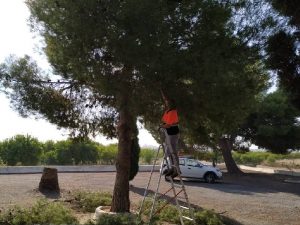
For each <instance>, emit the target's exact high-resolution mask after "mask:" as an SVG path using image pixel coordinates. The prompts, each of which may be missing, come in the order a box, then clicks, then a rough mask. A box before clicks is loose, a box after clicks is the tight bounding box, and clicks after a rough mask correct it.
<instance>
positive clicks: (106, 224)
mask: <svg viewBox="0 0 300 225" xmlns="http://www.w3.org/2000/svg"><path fill="white" fill-rule="evenodd" d="M142 224H143V223H142V221H140V220H139V219H138V218H137V216H136V215H133V214H129V213H124V214H116V215H109V214H107V215H106V214H104V215H102V216H101V217H100V218H99V220H98V221H97V222H96V225H142Z"/></svg>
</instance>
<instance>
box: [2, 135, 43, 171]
mask: <svg viewBox="0 0 300 225" xmlns="http://www.w3.org/2000/svg"><path fill="white" fill-rule="evenodd" d="M0 148H1V149H0V157H1V158H2V160H3V161H4V163H5V164H7V165H9V166H14V165H17V164H19V163H21V164H22V165H24V166H28V165H36V164H38V163H39V161H40V157H41V154H42V145H41V143H40V142H39V141H38V140H37V139H36V138H33V137H31V136H29V135H27V136H24V135H17V136H14V137H12V138H10V139H6V140H5V141H3V142H2V144H1V146H0Z"/></svg>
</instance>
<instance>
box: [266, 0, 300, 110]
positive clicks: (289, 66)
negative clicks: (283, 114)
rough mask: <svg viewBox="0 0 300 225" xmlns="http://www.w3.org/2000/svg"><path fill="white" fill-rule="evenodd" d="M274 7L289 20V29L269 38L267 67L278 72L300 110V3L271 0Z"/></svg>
mask: <svg viewBox="0 0 300 225" xmlns="http://www.w3.org/2000/svg"><path fill="white" fill-rule="evenodd" d="M269 1H270V2H271V4H272V5H273V7H274V8H275V9H276V10H277V11H278V12H279V13H280V14H281V15H283V16H286V17H287V18H288V21H287V22H288V24H289V25H290V27H289V29H287V28H286V26H285V27H283V28H282V29H281V30H280V31H278V32H276V33H275V34H273V35H272V36H271V37H269V40H268V43H267V48H266V52H267V54H268V57H267V65H268V67H269V68H270V69H272V70H274V71H276V73H277V75H278V81H279V84H280V86H281V87H282V88H284V89H285V90H286V91H287V92H288V93H289V98H290V100H291V102H292V104H293V105H294V107H296V108H298V109H300V104H299V102H300V76H299V75H300V71H299V66H300V55H299V44H298V42H299V28H300V16H299V10H300V4H299V1H297V0H294V1H280V0H269Z"/></svg>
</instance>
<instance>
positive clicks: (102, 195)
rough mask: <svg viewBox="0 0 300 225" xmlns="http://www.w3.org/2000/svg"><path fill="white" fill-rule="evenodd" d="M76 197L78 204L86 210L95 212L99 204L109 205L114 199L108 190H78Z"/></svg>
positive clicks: (81, 208)
mask: <svg viewBox="0 0 300 225" xmlns="http://www.w3.org/2000/svg"><path fill="white" fill-rule="evenodd" d="M74 197H75V200H76V205H77V206H78V208H79V209H80V210H82V211H84V212H95V209H96V208H97V207H98V206H109V205H111V201H112V195H111V194H110V193H107V192H87V191H78V192H76V193H75V194H74Z"/></svg>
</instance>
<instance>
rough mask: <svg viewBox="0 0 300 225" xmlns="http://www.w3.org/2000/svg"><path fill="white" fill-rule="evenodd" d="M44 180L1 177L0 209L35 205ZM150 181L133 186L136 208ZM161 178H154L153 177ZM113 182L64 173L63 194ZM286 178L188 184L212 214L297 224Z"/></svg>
mask: <svg viewBox="0 0 300 225" xmlns="http://www.w3.org/2000/svg"><path fill="white" fill-rule="evenodd" d="M40 177H41V174H25V175H0V208H1V207H2V208H4V207H7V206H11V205H15V204H20V205H28V204H31V203H32V202H34V201H35V200H36V198H37V197H38V196H40V194H39V193H38V192H37V191H36V188H37V187H38V184H39V180H40ZM148 177H149V173H148V172H144V173H139V174H138V176H137V177H136V178H135V179H134V181H132V182H131V193H130V198H131V201H132V202H133V204H134V203H137V202H138V201H139V200H140V199H141V198H142V195H143V193H144V187H145V186H146V183H147V180H148ZM157 177H158V174H157V173H156V174H155V176H154V178H157ZM114 178H115V173H60V174H59V183H60V187H61V189H62V190H63V194H62V195H64V193H67V192H68V191H73V190H78V189H85V190H93V191H112V189H113V185H114ZM286 178H287V177H286V176H279V175H265V174H253V173H250V174H246V175H245V176H228V175H226V174H225V175H224V180H223V181H222V182H220V183H216V184H206V183H204V182H192V181H187V182H185V184H186V188H187V192H188V195H189V198H190V200H191V203H192V204H194V205H197V206H200V207H203V208H206V209H214V210H215V212H217V213H221V214H222V215H225V216H228V217H231V218H234V219H235V220H237V221H239V222H240V223H241V224H244V225H283V224H285V225H299V224H300V184H291V183H285V182H283V181H284V180H285V179H286ZM168 188H169V183H166V182H165V181H162V185H161V192H163V191H165V190H167V189H168ZM152 190H154V185H153V186H152ZM52 197H53V196H52ZM62 197H64V196H62Z"/></svg>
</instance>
